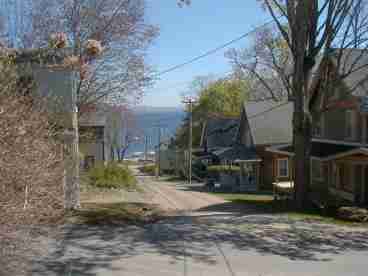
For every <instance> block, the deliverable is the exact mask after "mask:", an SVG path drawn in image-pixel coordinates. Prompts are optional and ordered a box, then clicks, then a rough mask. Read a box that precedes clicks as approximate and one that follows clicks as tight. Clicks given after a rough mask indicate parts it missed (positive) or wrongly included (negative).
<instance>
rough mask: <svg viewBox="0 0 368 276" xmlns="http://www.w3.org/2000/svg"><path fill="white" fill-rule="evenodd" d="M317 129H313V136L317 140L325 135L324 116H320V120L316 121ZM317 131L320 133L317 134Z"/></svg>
mask: <svg viewBox="0 0 368 276" xmlns="http://www.w3.org/2000/svg"><path fill="white" fill-rule="evenodd" d="M318 124H319V128H318V127H317V126H316V125H315V127H314V133H313V135H314V136H315V137H318V138H323V137H324V133H325V116H324V114H321V116H320V119H319V121H318ZM317 129H319V130H320V132H318V133H317V131H316V130H317Z"/></svg>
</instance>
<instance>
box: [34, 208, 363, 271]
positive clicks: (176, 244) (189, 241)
mask: <svg viewBox="0 0 368 276" xmlns="http://www.w3.org/2000/svg"><path fill="white" fill-rule="evenodd" d="M231 204H232V203H229V202H227V203H224V204H219V205H213V206H209V207H207V208H203V209H201V210H197V211H198V213H195V214H194V213H191V214H188V213H187V214H186V215H183V214H180V215H177V216H173V217H170V218H165V219H163V220H161V221H158V222H156V223H147V224H143V225H108V224H107V225H83V224H75V225H69V226H66V227H65V228H64V233H63V237H62V238H61V239H60V240H59V241H57V243H55V244H54V245H53V247H52V248H54V250H50V252H49V254H48V256H45V257H43V258H40V259H38V260H34V268H33V275H41V276H43V275H45V276H46V275H47V276H53V275H58V276H59V275H60V276H61V275H63V276H64V275H68V276H69V275H70V276H90V275H96V270H97V269H99V270H106V271H114V269H116V267H115V266H114V265H113V263H114V262H115V261H119V263H120V264H122V265H123V266H124V262H125V263H127V264H128V263H129V262H130V261H131V258H133V257H135V256H142V255H147V256H151V255H152V256H159V257H161V258H166V259H167V260H168V261H170V262H173V263H175V262H182V261H183V260H184V258H190V259H192V260H194V261H195V262H199V263H205V264H208V265H213V264H216V262H217V261H218V258H219V248H220V249H221V248H223V249H224V251H225V252H226V250H231V251H232V252H236V254H238V255H241V254H242V253H244V254H246V252H250V251H252V252H258V253H259V254H262V255H265V256H266V255H268V256H281V257H285V258H287V259H289V260H298V261H314V262H325V261H330V260H331V258H332V257H331V254H336V255H338V254H342V253H344V252H347V251H351V250H352V251H368V240H367V238H366V237H367V234H368V229H364V228H359V229H358V228H356V229H354V228H348V227H344V226H337V225H329V224H322V223H319V222H310V221H309V222H306V221H298V220H291V219H290V218H288V216H286V215H282V214H266V213H262V212H259V211H257V210H254V209H251V208H243V209H237V208H235V207H236V205H233V206H231ZM225 207H226V208H225ZM231 207H234V208H233V209H232V208H231ZM220 210H222V211H224V210H226V212H224V213H221V212H216V211H220ZM148 259H149V257H148ZM152 262H154V261H152ZM147 265H150V264H147Z"/></svg>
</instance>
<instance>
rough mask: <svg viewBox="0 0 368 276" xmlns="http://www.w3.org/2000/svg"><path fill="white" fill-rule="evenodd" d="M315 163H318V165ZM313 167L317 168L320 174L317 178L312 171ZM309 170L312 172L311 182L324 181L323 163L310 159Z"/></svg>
mask: <svg viewBox="0 0 368 276" xmlns="http://www.w3.org/2000/svg"><path fill="white" fill-rule="evenodd" d="M313 163H314V164H313ZM316 163H318V165H317V164H316ZM315 167H318V169H319V170H320V174H319V175H318V176H316V175H315V171H314V169H315ZM311 170H312V179H313V180H317V181H323V180H324V179H325V174H324V164H323V161H321V160H319V159H314V158H312V159H311Z"/></svg>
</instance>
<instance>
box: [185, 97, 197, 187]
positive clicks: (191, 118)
mask: <svg viewBox="0 0 368 276" xmlns="http://www.w3.org/2000/svg"><path fill="white" fill-rule="evenodd" d="M183 103H185V104H187V105H188V106H189V144H188V159H189V160H188V163H189V164H188V182H189V185H190V184H192V151H193V104H194V103H196V100H195V99H193V98H187V99H185V100H184V101H183Z"/></svg>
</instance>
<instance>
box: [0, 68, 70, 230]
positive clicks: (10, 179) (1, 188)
mask: <svg viewBox="0 0 368 276" xmlns="http://www.w3.org/2000/svg"><path fill="white" fill-rule="evenodd" d="M7 67H8V66H6V65H4V64H2V68H1V74H0V129H1V131H0V178H1V182H0V212H1V214H2V215H1V217H0V224H3V225H4V224H17V223H22V224H26V225H27V224H33V223H37V222H39V221H40V220H43V219H45V218H49V217H52V216H54V215H55V212H61V211H62V209H63V186H62V178H63V163H62V161H63V147H62V146H61V144H60V143H59V142H58V139H57V136H58V135H57V134H58V130H57V128H56V127H55V126H54V125H53V124H52V123H51V122H50V120H49V119H48V118H49V116H48V114H47V112H46V110H45V108H44V107H45V104H44V103H43V102H42V100H41V99H36V98H30V96H28V95H25V93H23V92H22V91H21V88H20V85H19V78H17V76H16V74H15V72H14V71H13V69H12V68H7Z"/></svg>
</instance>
